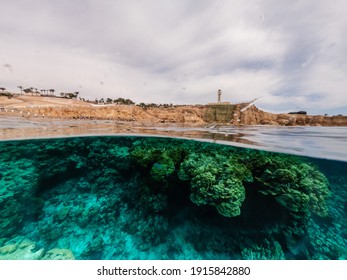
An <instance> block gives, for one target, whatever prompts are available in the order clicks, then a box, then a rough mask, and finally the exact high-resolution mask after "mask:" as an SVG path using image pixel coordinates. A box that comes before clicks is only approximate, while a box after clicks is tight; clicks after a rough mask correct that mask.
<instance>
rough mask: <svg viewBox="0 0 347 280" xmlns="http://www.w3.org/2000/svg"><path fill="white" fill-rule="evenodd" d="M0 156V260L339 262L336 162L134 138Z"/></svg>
mask: <svg viewBox="0 0 347 280" xmlns="http://www.w3.org/2000/svg"><path fill="white" fill-rule="evenodd" d="M0 151H1V154H0V259H59V258H60V259H73V258H75V259H106V260H111V259H126V260H128V259H137V260H139V259H170V260H175V259H274V260H279V259H333V260H335V259H347V209H346V205H347V172H346V171H347V162H345V161H336V160H328V159H319V158H309V157H303V156H294V155H288V154H284V153H274V152H268V151H263V150H253V149H249V148H241V147H233V146H227V145H221V144H213V143H207V142H199V141H193V140H183V139H174V138H156V137H135V136H95V137H74V138H56V139H46V140H45V139H36V140H20V141H18V140H17V141H3V142H0Z"/></svg>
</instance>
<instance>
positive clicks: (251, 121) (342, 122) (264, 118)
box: [232, 106, 347, 126]
mask: <svg viewBox="0 0 347 280" xmlns="http://www.w3.org/2000/svg"><path fill="white" fill-rule="evenodd" d="M239 116H240V121H239V123H240V124H245V125H258V124H270V125H283V126H295V125H311V126H347V116H332V117H329V116H310V115H300V114H271V113H267V112H264V111H261V110H259V109H258V108H257V107H255V106H252V107H250V108H249V109H247V110H246V111H244V112H242V113H239ZM232 122H233V123H234V124H236V123H237V122H235V120H233V121H232Z"/></svg>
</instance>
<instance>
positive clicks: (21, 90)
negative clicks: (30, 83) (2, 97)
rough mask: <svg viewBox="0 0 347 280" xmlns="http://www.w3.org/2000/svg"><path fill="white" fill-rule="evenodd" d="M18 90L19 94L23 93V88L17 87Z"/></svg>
mask: <svg viewBox="0 0 347 280" xmlns="http://www.w3.org/2000/svg"><path fill="white" fill-rule="evenodd" d="M18 88H19V89H20V94H22V93H23V87H22V86H18Z"/></svg>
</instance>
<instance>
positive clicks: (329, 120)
mask: <svg viewBox="0 0 347 280" xmlns="http://www.w3.org/2000/svg"><path fill="white" fill-rule="evenodd" d="M0 114H2V115H12V116H22V117H27V118H63V119H109V120H117V121H137V122H144V123H153V124H155V123H177V124H180V125H204V124H207V123H215V124H218V123H220V124H232V125H281V126H294V125H314V126H347V116H333V117H328V116H309V115H298V114H294V115H293V114H272V113H268V112H264V111H262V110H259V109H258V108H257V107H255V106H254V105H252V106H250V107H247V104H221V105H218V104H217V105H216V104H215V105H207V106H172V107H163V106H161V107H150V108H141V107H139V106H125V105H92V104H89V103H86V102H82V101H77V100H69V99H64V98H53V97H30V96H19V97H15V98H11V99H8V98H7V97H3V96H0Z"/></svg>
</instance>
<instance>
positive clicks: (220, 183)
mask: <svg viewBox="0 0 347 280" xmlns="http://www.w3.org/2000/svg"><path fill="white" fill-rule="evenodd" d="M242 169H244V166H242V165H241V164H239V163H237V162H234V163H233V164H232V163H231V162H228V161H227V158H226V157H224V156H221V155H215V156H210V155H206V154H196V153H192V154H191V155H189V156H188V157H187V158H186V159H185V160H184V162H183V163H182V164H181V166H180V170H179V172H178V176H179V178H180V179H181V180H190V185H191V195H190V199H191V201H192V202H193V203H194V204H196V205H212V206H214V207H215V208H216V210H217V211H218V213H220V214H221V215H223V216H225V217H235V216H238V215H240V214H241V210H240V207H241V205H242V202H243V201H244V200H245V198H246V191H245V188H244V186H243V184H242V179H245V178H246V177H247V176H245V174H242V173H240V172H238V170H242ZM246 175H247V174H246Z"/></svg>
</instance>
